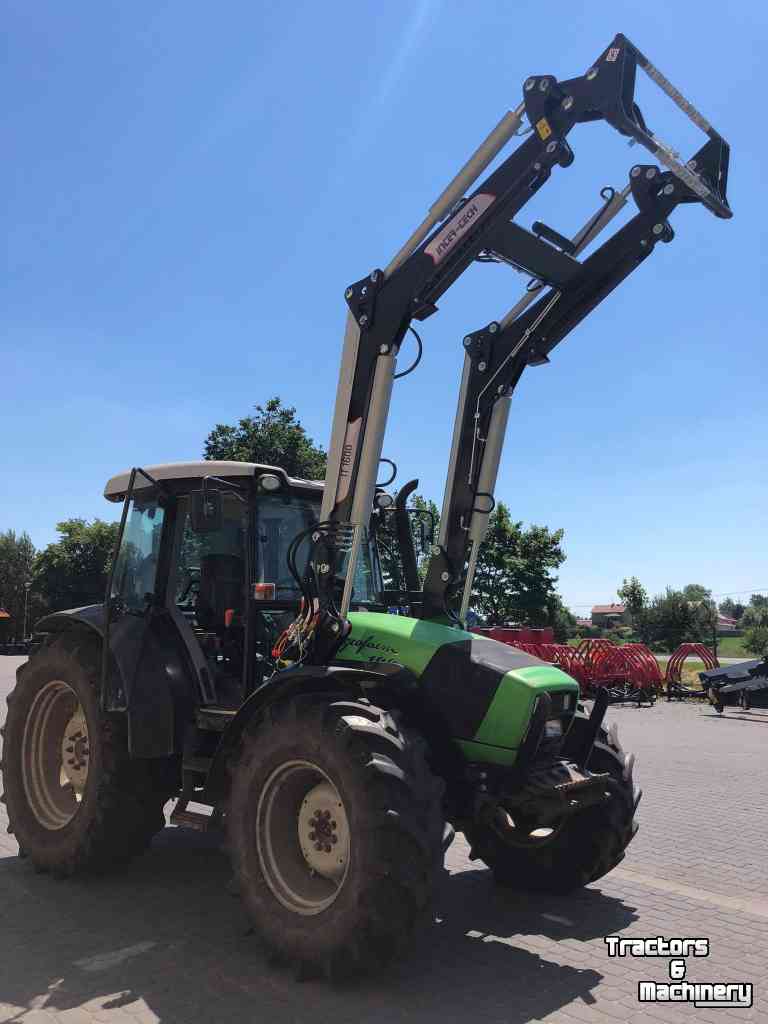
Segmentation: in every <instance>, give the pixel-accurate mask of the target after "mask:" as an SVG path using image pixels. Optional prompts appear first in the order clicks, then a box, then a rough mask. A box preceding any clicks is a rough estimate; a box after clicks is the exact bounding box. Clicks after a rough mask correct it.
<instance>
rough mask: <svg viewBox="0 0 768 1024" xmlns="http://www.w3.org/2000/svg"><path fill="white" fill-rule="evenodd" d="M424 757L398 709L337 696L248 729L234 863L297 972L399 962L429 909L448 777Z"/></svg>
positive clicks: (267, 936) (238, 779)
mask: <svg viewBox="0 0 768 1024" xmlns="http://www.w3.org/2000/svg"><path fill="white" fill-rule="evenodd" d="M425 753H426V747H425V743H424V741H423V740H422V738H421V737H420V736H419V735H418V734H417V733H415V732H413V731H412V730H409V729H407V728H405V727H404V726H403V725H402V723H401V722H400V721H399V715H398V714H397V712H388V711H385V710H383V709H382V708H378V707H374V706H373V705H372V704H370V703H369V702H368V701H366V700H345V699H339V698H334V697H333V696H332V695H320V696H314V695H312V696H307V697H299V698H295V699H293V700H291V701H286V702H284V703H278V704H274V705H270V706H269V707H267V708H266V709H265V710H264V711H263V712H262V713H261V714H260V715H259V717H258V718H257V720H256V721H255V722H254V723H253V724H252V726H251V727H250V728H249V730H248V732H247V733H246V734H245V736H244V739H243V743H242V748H241V755H240V758H239V762H238V763H237V765H235V766H234V767H233V781H232V789H231V796H230V802H229V807H228V812H227V819H226V820H227V828H228V838H229V848H230V851H231V855H232V861H233V868H234V872H235V876H236V880H237V883H238V887H239V891H240V894H241V896H242V898H243V900H244V903H245V906H246V910H247V912H248V914H249V916H250V918H251V920H252V922H253V925H254V928H255V930H256V931H257V932H259V933H260V935H261V936H262V938H263V941H264V943H265V946H266V948H267V951H268V952H269V953H270V954H272V955H273V956H274V957H275V958H276V959H278V960H282V961H285V962H288V963H291V964H292V965H293V966H294V968H295V970H296V971H297V973H298V974H300V975H307V974H315V973H317V974H320V973H322V974H325V975H326V976H328V977H329V978H331V979H339V978H342V977H348V976H351V975H354V974H359V973H362V972H364V971H366V970H368V969H370V968H372V967H375V966H377V965H379V964H382V963H386V962H388V961H391V960H392V959H393V958H395V957H396V956H397V955H398V954H399V953H400V951H401V950H402V948H403V946H404V945H405V943H406V942H407V940H408V938H409V937H410V936H411V934H412V932H413V930H414V928H415V927H416V924H417V922H418V921H419V919H420V918H423V917H424V916H425V915H426V913H427V911H428V909H429V907H430V905H431V901H432V895H433V887H434V882H435V880H436V877H437V875H438V872H439V871H440V869H441V867H442V861H443V842H442V841H443V832H444V821H443V813H442V796H443V790H444V785H443V782H442V781H441V780H440V779H438V778H437V777H435V776H434V775H433V774H432V772H431V771H430V769H429V767H428V765H427V762H426V757H425ZM326 804H327V805H328V806H327V808H326V806H325V805H326ZM318 823H319V824H318ZM305 832H306V833H307V834H306V835H305ZM334 837H335V838H334ZM312 872H314V873H312Z"/></svg>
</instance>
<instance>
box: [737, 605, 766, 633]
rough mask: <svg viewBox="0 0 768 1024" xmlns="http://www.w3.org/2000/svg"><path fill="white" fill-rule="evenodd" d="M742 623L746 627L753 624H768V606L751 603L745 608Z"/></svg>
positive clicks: (750, 626)
mask: <svg viewBox="0 0 768 1024" xmlns="http://www.w3.org/2000/svg"><path fill="white" fill-rule="evenodd" d="M740 625H741V626H743V627H744V628H745V629H751V628H752V627H753V626H768V607H765V606H763V605H753V604H750V605H748V606H747V607H746V608H745V609H744V614H743V615H742V617H741V622H740Z"/></svg>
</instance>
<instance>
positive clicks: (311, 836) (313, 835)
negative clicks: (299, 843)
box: [309, 832, 317, 843]
mask: <svg viewBox="0 0 768 1024" xmlns="http://www.w3.org/2000/svg"><path fill="white" fill-rule="evenodd" d="M309 838H310V839H311V840H312V842H313V843H314V841H315V840H316V839H317V832H310V833H309Z"/></svg>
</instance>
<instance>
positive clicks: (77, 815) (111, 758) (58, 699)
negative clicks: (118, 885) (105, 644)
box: [0, 641, 170, 877]
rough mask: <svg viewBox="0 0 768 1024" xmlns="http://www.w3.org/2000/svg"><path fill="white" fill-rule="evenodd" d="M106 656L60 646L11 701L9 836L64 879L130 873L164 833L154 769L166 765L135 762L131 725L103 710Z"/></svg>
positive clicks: (162, 787)
mask: <svg viewBox="0 0 768 1024" xmlns="http://www.w3.org/2000/svg"><path fill="white" fill-rule="evenodd" d="M99 653H100V652H99V647H98V646H97V645H94V644H92V643H88V642H87V641H85V642H83V643H81V644H80V645H79V646H64V645H63V644H62V643H61V642H57V643H54V644H53V645H52V646H51V647H49V648H46V649H45V650H44V651H41V652H40V653H39V654H36V655H35V656H34V657H33V658H32V659H31V661H30V662H29V663H28V665H27V666H25V668H24V669H23V671H22V672H21V677H20V679H19V681H18V682H17V684H16V687H15V689H14V690H13V691H12V692H11V693H10V694H9V695H8V715H7V719H6V724H5V727H4V729H3V735H4V742H3V759H2V762H0V767H2V770H3V784H4V794H3V797H2V799H3V801H4V802H5V803H6V804H7V810H8V820H9V826H8V830H9V832H12V833H14V834H15V836H16V839H17V841H18V843H19V846H20V848H21V851H22V852H23V855H25V856H27V857H29V859H30V860H31V861H32V863H33V865H34V866H35V868H36V869H38V870H39V871H49V872H51V873H52V874H54V875H55V876H57V877H68V876H70V875H74V874H79V873H84V872H87V871H103V870H105V869H107V868H111V867H113V866H115V865H117V864H123V863H125V862H126V861H128V860H130V859H131V858H132V857H134V856H136V855H137V854H139V853H141V852H142V851H143V850H144V849H145V848H146V847H147V846H148V845H149V842H150V840H151V839H152V836H153V835H155V833H156V832H159V831H160V829H162V828H163V826H164V825H165V817H164V815H163V804H164V803H165V801H166V799H167V798H168V796H169V795H170V794H169V785H168V782H167V781H166V782H165V783H163V782H161V781H160V780H159V773H158V772H157V769H158V768H166V769H167V765H166V763H165V762H164V763H163V765H158V763H157V762H154V763H150V762H147V761H134V760H131V758H130V757H129V754H128V743H127V731H126V723H125V719H124V718H123V717H122V716H118V715H108V714H104V713H103V712H102V711H101V709H100V707H99V695H98V684H97V679H98V665H99V664H100V661H99ZM167 774H168V773H167V770H166V771H165V776H166V779H167Z"/></svg>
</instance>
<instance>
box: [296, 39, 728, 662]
mask: <svg viewBox="0 0 768 1024" xmlns="http://www.w3.org/2000/svg"><path fill="white" fill-rule="evenodd" d="M638 67H639V68H641V69H642V70H643V71H645V72H646V73H647V74H648V75H649V76H650V77H651V79H652V80H653V81H654V82H655V83H656V84H657V85H659V86H660V87H661V88H662V90H663V91H664V92H666V93H667V95H668V96H670V98H671V99H672V100H673V101H674V102H675V103H676V104H677V106H678V107H680V109H681V110H683V111H684V112H685V113H686V115H687V116H688V117H689V118H690V119H691V120H692V121H693V122H694V123H695V124H696V125H697V126H698V127H699V128H701V129H702V130H703V131H704V132H705V133H706V134H707V136H708V140H707V142H706V143H705V144H704V146H703V147H702V148H701V149H700V150H699V151H698V153H696V154H695V156H694V158H693V159H692V160H690V161H688V162H687V163H685V162H682V161H681V160H680V158H679V157H678V155H677V154H676V153H675V151H674V150H673V149H672V148H671V147H670V146H668V145H667V144H666V143H663V142H661V141H660V140H659V139H658V137H657V136H655V135H654V134H653V133H652V132H651V131H650V130H649V129H648V128H647V126H646V124H645V121H644V119H643V115H642V113H641V111H640V109H639V107H638V106H637V104H636V103H635V101H634V90H635V77H636V72H637V69H638ZM523 115H525V116H526V117H527V120H528V122H529V124H530V127H531V130H530V133H529V134H528V136H527V138H526V139H525V141H524V142H522V143H521V144H520V145H519V146H518V148H517V149H515V150H514V151H512V152H511V153H510V154H509V155H508V156H507V157H506V158H505V159H504V160H503V161H502V162H501V163H500V164H499V165H498V166H497V167H496V168H495V170H493V171H492V172H491V173H490V174H489V175H488V176H487V177H486V178H485V179H484V180H483V181H482V182H481V183H480V184H479V185H476V186H475V189H474V191H473V192H472V193H471V194H470V195H469V197H468V198H466V199H465V198H464V193H465V192H466V190H468V188H469V187H470V186H471V185H472V183H473V182H476V181H477V178H478V177H479V176H480V175H481V174H482V173H483V171H484V170H485V169H486V168H487V167H488V165H489V164H490V163H491V161H492V160H493V159H494V158H495V157H496V156H497V155H498V154H499V153H500V152H501V150H502V149H503V147H504V146H505V145H506V144H507V143H508V142H509V141H510V140H511V139H512V137H513V136H514V135H516V134H517V133H518V130H519V128H520V126H521V124H522V119H523ZM595 120H604V121H606V122H608V123H609V124H610V125H611V126H612V127H614V128H616V129H617V130H618V131H619V132H620V133H621V134H623V135H625V136H627V137H629V138H630V139H631V140H634V141H635V142H638V143H640V144H641V145H643V146H644V147H645V148H646V149H648V150H649V151H650V152H651V153H652V154H653V155H654V156H655V157H657V158H658V160H659V161H660V162H661V163H662V164H663V165H664V167H665V168H666V169H664V170H662V169H660V168H659V167H657V166H656V165H653V164H647V165H646V164H637V165H635V166H634V167H633V168H632V169H631V172H630V180H629V184H628V185H627V186H626V188H625V189H623V190H622V191H620V192H616V191H614V190H613V189H603V190H602V193H601V195H602V196H603V200H604V202H603V205H602V207H601V208H600V210H599V211H598V213H597V214H596V215H595V216H594V217H593V218H591V219H590V221H588V222H587V224H585V226H584V228H583V229H582V231H580V232H579V233H578V234H577V236H576V237H575V238H574V239H572V240H571V239H567V238H564V237H563V236H562V235H560V234H559V233H558V232H557V231H555V230H554V229H552V228H551V227H548V226H547V225H546V224H542V223H536V224H534V225H533V231H532V232H530V231H527V230H525V229H524V228H522V227H521V226H520V225H518V224H516V223H515V222H514V220H513V218H514V216H515V215H516V214H517V213H519V211H520V210H521V209H522V208H523V206H524V205H525V204H526V203H527V202H528V201H529V200H530V199H531V198H532V197H533V196H534V195H535V194H536V193H537V192H538V190H539V189H540V188H541V187H542V185H543V184H544V183H545V182H546V181H547V180H548V178H549V177H550V175H551V174H552V171H553V169H554V168H555V166H561V167H568V166H569V165H570V164H571V163H572V162H573V159H574V156H573V152H572V150H571V148H570V146H569V144H568V141H567V136H568V135H569V133H570V132H571V130H572V129H573V128H574V126H575V125H577V124H579V123H583V122H588V121H595ZM728 160H729V147H728V144H727V143H726V142H725V140H724V139H723V138H722V137H721V136H720V135H719V134H718V133H717V132H716V131H715V129H714V128H712V126H711V125H710V124H709V122H708V121H706V120H705V119H704V118H703V117H702V115H701V114H700V113H699V112H698V111H697V110H696V109H695V108H694V107H693V106H692V105H691V104H690V103H689V102H688V101H687V100H686V99H685V98H684V97H683V96H682V94H681V93H680V92H678V90H676V89H675V88H674V86H672V85H671V83H670V82H669V81H668V79H666V78H665V76H663V75H662V74H661V73H660V72H659V71H658V70H657V69H656V68H655V67H654V66H653V65H652V64H651V63H650V61H648V59H647V58H646V57H645V56H644V55H643V54H642V53H641V52H640V51H639V50H638V49H637V48H636V47H635V46H633V44H632V43H630V42H629V40H627V39H626V37H624V36H623V35H617V36H616V37H615V39H613V41H612V42H611V44H610V46H608V47H607V48H606V49H605V50H604V51H603V53H602V54H601V55H600V56H599V58H598V59H597V61H595V63H594V65H592V66H591V67H590V68H589V69H588V71H587V72H586V73H585V74H584V75H581V76H579V77H577V78H572V79H569V80H567V81H558V80H557V79H556V78H554V77H553V76H550V75H539V76H533V77H531V78H528V79H527V80H526V81H525V83H524V86H523V102H522V103H521V104H520V105H519V106H518V107H517V109H515V110H514V111H512V112H509V113H507V114H506V115H505V116H504V118H502V120H501V121H500V122H499V124H498V125H497V126H496V128H494V130H493V131H492V132H491V134H490V135H489V136H488V138H487V139H486V140H485V141H484V142H483V143H482V144H481V146H480V147H479V148H478V150H477V151H476V153H475V154H474V155H473V156H472V157H471V158H470V160H469V161H468V162H467V164H466V165H465V167H464V168H463V169H462V170H461V171H460V172H459V174H458V175H457V176H456V177H455V178H454V180H453V181H452V182H451V184H450V185H449V186H448V187H447V188H446V189H445V191H444V192H443V193H442V195H441V196H440V197H439V199H438V200H437V201H436V202H435V204H434V205H433V207H432V208H431V210H430V212H429V214H428V216H427V217H426V219H425V220H424V221H423V222H422V224H421V225H419V227H418V228H417V229H416V230H415V231H414V232H413V234H412V235H411V236H410V238H409V239H408V240H407V242H406V243H405V244H404V245H403V246H402V247H401V249H400V250H399V252H398V253H397V255H396V256H395V257H394V258H393V260H392V261H391V262H390V264H389V265H388V266H387V267H386V269H384V270H374V271H372V272H371V273H370V274H369V275H367V276H366V277H365V278H363V279H361V280H360V281H357V282H356V283H354V284H352V285H351V286H350V287H349V288H347V290H346V292H345V298H346V300H347V303H348V306H349V312H348V316H347V325H346V332H345V338H344V347H343V353H342V361H341V370H340V376H339V384H338V390H337V396H336V406H335V412H334V417H333V427H332V433H331V440H330V444H329V450H328V469H327V475H326V485H325V491H324V498H323V506H322V515H321V522H320V523H319V524H318V527H317V531H316V534H315V536H314V538H313V539H314V554H313V559H312V566H313V575H314V580H315V584H316V592H317V609H318V611H319V615H318V618H317V623H318V625H317V629H318V634H319V635H320V634H324V637H325V642H324V643H320V644H318V645H316V657H318V658H319V659H320V660H322V659H323V658H327V657H329V656H330V655H331V654H332V652H333V650H334V649H336V648H337V647H338V643H339V642H341V640H342V639H343V637H344V636H345V635H346V633H347V632H348V628H349V627H348V623H347V620H346V616H347V612H348V610H349V606H350V601H351V600H352V589H353V579H354V572H355V564H356V561H357V556H358V552H359V548H360V544H361V540H362V536H363V531H364V529H365V527H366V526H367V524H368V521H369V518H370V512H371V508H372V503H373V500H374V496H375V492H376V483H377V479H376V478H377V473H378V467H379V462H380V460H381V455H382V444H383V439H384V432H385V427H386V422H387V417H388V412H389V403H390V397H391V393H392V385H393V378H394V374H395V364H396V358H397V354H398V351H399V349H400V346H401V344H402V342H403V339H404V337H405V334H406V332H407V331H408V329H409V327H410V324H411V321H412V320H414V319H416V320H423V319H426V318H427V317H428V316H430V315H431V314H432V313H434V312H435V311H436V309H437V306H436V302H437V300H438V299H439V298H440V296H441V295H442V294H443V293H444V292H445V291H446V290H447V289H448V288H449V287H450V286H451V285H452V284H453V283H454V282H455V281H456V280H457V279H458V278H459V276H460V275H461V274H462V273H463V272H464V271H465V270H466V269H467V268H468V267H469V265H470V264H471V263H472V262H473V261H476V260H479V261H495V262H505V263H509V264H511V265H512V266H514V267H515V268H516V269H517V270H520V271H522V272H524V273H526V274H528V275H530V278H531V283H530V285H529V290H528V291H527V293H526V295H525V296H524V297H523V299H522V300H520V301H519V302H518V303H517V304H516V305H515V306H514V307H513V308H512V309H511V310H510V312H509V313H508V314H507V315H506V316H505V317H504V318H503V319H502V320H501V321H498V322H497V321H493V322H492V323H490V324H489V325H488V326H487V327H485V328H482V329H481V330H479V331H475V332H473V333H472V334H470V335H468V336H467V337H466V338H465V339H464V348H465V360H464V371H463V375H462V382H461V388H460V395H459V404H458V409H457V415H456V421H455V427H454V434H453V444H452V448H451V456H450V462H449V468H448V476H447V481H446V489H445V497H444V504H443V515H442V519H441V526H440V535H439V538H438V544H437V545H436V546H435V547H434V548H433V552H432V558H431V562H430V566H429V571H428V576H427V581H426V585H425V590H424V600H423V603H422V605H421V607H420V608H418V609H415V612H416V614H418V615H420V616H421V617H424V618H436V617H445V616H448V617H449V618H454V619H459V618H463V617H464V615H465V614H466V609H467V604H468V600H469V593H470V590H471V584H472V575H473V570H474V563H475V561H476V558H477V551H478V548H479V545H480V543H481V542H482V539H483V538H484V536H485V532H486V530H487V523H488V516H489V514H490V512H491V511H492V509H493V505H494V498H493V491H494V487H495V482H496V475H497V472H498V465H499V460H500V457H501V452H502V446H503V440H504V433H505V429H506V422H507V417H508V412H509V402H510V396H511V393H512V390H513V389H514V387H515V385H516V383H517V381H518V380H519V378H520V375H521V374H522V372H523V370H524V368H525V367H526V366H527V365H533V364H536V363H542V362H546V361H547V356H548V353H549V352H550V351H551V350H552V349H553V348H554V347H555V345H557V344H558V343H559V342H560V341H562V340H563V338H564V337H565V336H566V335H567V334H568V333H569V332H570V331H571V330H572V329H573V328H574V327H575V326H576V325H577V324H578V323H580V322H581V320H582V319H583V318H584V317H585V316H586V315H587V314H588V313H589V312H591V310H592V309H594V308H595V306H597V305H598V304H599V303H600V302H601V301H602V300H603V299H604V298H605V297H606V296H607V295H609V294H610V292H611V291H612V290H613V289H614V288H615V287H616V286H617V285H618V284H620V283H621V281H622V280H624V278H626V277H627V275H628V274H630V273H631V272H632V270H634V269H635V267H637V266H639V265H640V263H642V262H643V261H644V260H645V259H646V258H647V257H648V256H649V255H650V254H651V253H652V252H653V251H654V249H655V246H656V244H657V242H659V241H662V242H668V241H671V239H672V238H673V237H674V235H673V232H672V229H671V227H670V225H669V223H668V217H669V215H670V214H671V213H672V211H673V210H674V209H675V207H676V206H677V205H678V204H680V203H691V202H700V203H702V204H703V205H704V206H706V207H707V208H708V209H709V210H710V211H711V212H712V213H714V214H715V215H716V216H717V217H721V218H729V217H730V216H731V211H730V208H729V206H728V202H727V199H726V185H727V175H728ZM630 198H631V199H632V200H633V201H634V203H635V204H636V206H637V209H638V212H637V213H636V214H635V216H634V217H633V218H632V219H631V220H630V221H629V222H628V223H626V224H625V225H624V226H623V227H621V228H620V229H619V230H618V231H617V232H616V233H615V234H614V235H613V236H612V237H611V238H609V239H608V240H607V241H606V242H605V243H604V244H603V245H602V246H600V248H598V249H597V250H595V251H594V252H593V253H592V254H591V255H590V256H589V257H587V258H586V259H585V260H584V261H580V260H579V259H578V258H577V257H578V256H579V254H580V253H581V252H582V250H583V249H585V248H586V247H587V246H588V245H590V243H591V242H592V241H594V239H595V238H596V237H597V235H598V234H599V233H600V232H601V231H603V230H604V229H605V228H606V227H607V226H608V224H609V223H610V222H611V221H612V220H613V218H614V217H615V216H616V214H617V213H618V212H619V211H620V210H621V209H622V208H623V207H624V205H625V204H626V202H627V201H628V200H629V199H630ZM468 561H469V570H468V571H465V570H466V567H467V562H468ZM342 580H343V583H342ZM462 584H463V590H462ZM457 601H458V602H459V604H458V607H457Z"/></svg>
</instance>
